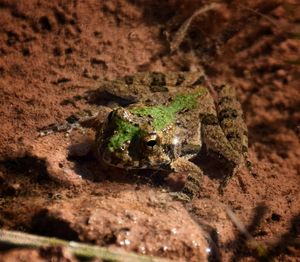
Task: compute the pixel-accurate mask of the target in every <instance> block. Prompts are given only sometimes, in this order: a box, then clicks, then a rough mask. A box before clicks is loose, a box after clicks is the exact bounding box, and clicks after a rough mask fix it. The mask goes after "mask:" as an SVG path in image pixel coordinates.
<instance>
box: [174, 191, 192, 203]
mask: <svg viewBox="0 0 300 262" xmlns="http://www.w3.org/2000/svg"><path fill="white" fill-rule="evenodd" d="M169 194H170V196H171V197H172V198H173V200H175V201H181V202H191V200H192V199H191V198H190V197H189V196H188V195H187V194H185V193H183V192H170V193H169Z"/></svg>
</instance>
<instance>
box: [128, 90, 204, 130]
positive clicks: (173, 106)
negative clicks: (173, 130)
mask: <svg viewBox="0 0 300 262" xmlns="http://www.w3.org/2000/svg"><path fill="white" fill-rule="evenodd" d="M205 92H206V89H205V88H199V89H198V90H197V92H195V93H192V94H187V95H186V94H182V95H177V96H176V97H175V99H174V100H173V101H172V102H171V103H170V104H169V105H167V106H164V105H158V106H148V107H143V108H135V109H132V110H130V112H131V113H133V114H136V115H138V116H141V117H143V116H150V117H151V118H152V126H153V128H154V129H155V130H156V131H161V130H163V129H164V128H166V127H167V126H168V125H169V124H171V123H173V122H174V121H175V119H176V114H177V113H179V112H180V111H182V110H184V109H193V108H195V107H196V106H197V98H198V97H199V96H202V95H203V94H204V93H205Z"/></svg>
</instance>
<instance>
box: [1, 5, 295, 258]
mask: <svg viewBox="0 0 300 262" xmlns="http://www.w3.org/2000/svg"><path fill="white" fill-rule="evenodd" d="M221 3H222V5H221V7H219V8H217V9H216V10H213V11H209V12H207V13H205V14H203V15H200V16H199V17H197V18H196V19H195V20H194V21H193V23H192V24H191V26H190V28H189V30H188V32H187V34H186V36H185V39H184V41H183V43H182V44H181V45H180V46H179V49H178V50H177V51H176V52H174V53H172V54H171V53H170V50H169V46H170V41H171V39H172V37H173V39H174V35H175V33H176V32H177V30H178V28H179V26H180V25H182V24H183V22H184V21H185V20H186V19H187V18H189V17H190V16H191V15H192V14H193V12H194V11H195V10H197V9H198V8H200V7H201V6H203V4H205V3H204V1H200V0H193V1H192V0H189V1H184V0H169V1H150V0H149V1H146V0H140V1H133V0H109V1H108V0H107V1H96V0H90V1H76V0H68V1H60V0H53V1H39V0H27V1H18V0H6V1H5V0H0V25H1V27H0V120H1V125H0V161H1V162H0V183H1V184H0V197H1V198H0V227H1V228H2V229H12V230H20V231H25V232H30V233H35V234H40V235H46V236H56V237H60V238H64V239H67V240H76V241H82V242H89V243H93V244H99V245H101V246H107V247H112V248H113V247H121V248H124V249H126V250H129V251H134V252H139V253H141V254H148V255H155V256H160V257H164V258H169V259H174V260H180V261H205V260H207V259H208V260H210V261H230V260H232V261H238V260H243V261H254V260H256V259H258V258H259V257H258V255H257V253H256V251H255V250H254V249H253V248H251V246H249V243H247V241H245V238H244V237H243V235H242V234H241V232H240V231H239V230H238V229H237V228H236V227H235V226H234V225H233V223H232V221H231V220H230V219H229V218H228V216H227V215H226V212H225V208H226V207H230V208H231V209H232V210H233V211H234V213H235V214H236V216H237V218H238V219H239V220H241V221H242V223H243V224H244V225H245V227H246V228H247V229H248V231H249V232H250V234H251V235H252V236H253V237H254V238H255V240H256V241H258V243H263V244H265V245H266V247H267V248H268V250H269V254H268V259H271V258H272V257H274V258H275V260H277V261H300V250H299V237H300V190H299V185H300V172H299V170H300V160H299V159H300V146H299V145H300V144H299V137H300V90H299V89H300V81H299V80H300V77H299V75H300V40H299V38H300V37H299V35H300V5H299V2H297V1H296V0H294V1H293V0H289V1H288V0H286V1H284V0H282V1H275V0H274V1H260V0H256V1H251V5H249V3H247V1H234V0H233V1H222V2H221ZM198 65H202V66H203V67H204V68H205V69H206V72H207V74H208V76H209V77H210V79H211V81H212V83H218V82H220V81H224V80H226V81H227V82H229V83H231V84H232V85H234V86H235V87H236V89H237V93H238V97H239V99H240V101H241V102H242V106H243V109H244V113H245V120H246V123H247V125H248V128H249V151H250V152H249V153H250V159H251V161H252V162H253V164H254V168H255V171H256V174H257V175H256V177H252V176H250V175H249V174H248V172H247V171H246V170H241V171H240V172H239V174H238V175H237V176H236V177H235V178H233V179H232V181H231V182H230V183H229V185H228V187H227V188H226V190H225V193H224V195H223V196H221V195H219V194H218V191H217V187H218V185H219V182H220V174H218V172H216V170H217V169H216V167H212V168H211V167H209V165H208V166H207V165H206V160H208V161H209V159H203V160H201V161H200V162H202V164H203V163H204V166H206V167H207V171H208V172H207V173H208V175H207V176H205V179H204V180H205V181H204V185H203V189H202V191H201V193H200V197H199V198H198V199H195V200H194V201H193V202H192V203H190V204H187V205H183V204H181V203H179V202H176V201H173V200H171V198H170V197H169V195H168V193H167V189H166V187H165V186H163V185H160V184H156V183H154V182H153V181H148V180H147V179H143V178H140V177H139V178H136V177H130V176H129V177H128V174H127V176H124V175H121V174H118V173H117V174H114V175H110V174H106V175H104V172H101V170H98V165H97V161H96V160H95V159H94V158H92V157H91V158H89V157H75V158H74V157H73V158H70V157H68V155H69V153H70V146H72V147H73V149H72V150H75V151H76V150H77V151H78V152H77V153H79V154H82V155H83V154H84V153H85V152H86V151H88V147H89V145H90V144H91V142H90V141H91V138H92V137H93V133H92V132H91V131H88V132H87V133H86V134H82V133H80V132H79V131H77V132H74V134H72V135H71V136H65V135H64V134H63V133H56V134H52V135H49V136H45V137H38V129H39V128H41V127H44V126H47V125H49V124H52V123H59V122H62V121H63V120H64V119H65V118H67V117H68V116H70V115H71V114H72V113H75V112H78V111H80V110H83V109H87V108H95V105H93V104H91V101H89V100H88V99H86V94H87V92H88V91H91V90H95V89H96V88H97V87H98V86H99V82H100V80H101V79H103V78H109V79H112V78H114V77H117V76H122V75H125V74H128V73H135V72H137V71H162V72H167V71H181V70H188V69H190V68H197V66H198ZM76 144H77V145H81V146H79V147H78V148H77V149H76V148H75V149H74V146H75V145H76ZM82 145H83V146H87V148H86V147H83V146H82ZM211 169H212V170H213V171H212V172H211ZM209 174H212V175H209ZM144 180H145V181H144ZM248 242H249V241H248ZM208 250H211V251H210V252H207V251H208ZM50 257H52V258H53V259H61V260H60V261H71V260H72V261H73V260H74V261H76V259H75V258H72V257H70V255H69V254H64V252H63V251H61V250H60V251H59V250H58V251H57V250H50V251H47V252H45V250H27V249H22V250H20V249H14V250H8V251H7V250H3V251H1V253H0V260H1V261H24V259H25V260H26V258H30V260H31V261H48V260H49V259H50ZM22 259H23V260H22Z"/></svg>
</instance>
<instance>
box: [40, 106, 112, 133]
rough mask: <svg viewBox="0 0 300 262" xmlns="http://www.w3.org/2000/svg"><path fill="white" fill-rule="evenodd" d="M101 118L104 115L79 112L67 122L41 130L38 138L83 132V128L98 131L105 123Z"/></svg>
mask: <svg viewBox="0 0 300 262" xmlns="http://www.w3.org/2000/svg"><path fill="white" fill-rule="evenodd" d="M105 113H106V114H108V113H107V111H105ZM101 118H102V114H98V113H95V112H92V111H90V110H85V111H82V112H77V113H74V114H72V115H71V116H69V117H68V118H66V120H65V121H63V122H61V123H55V124H51V125H49V126H46V127H42V128H39V129H38V132H39V134H38V136H40V137H42V136H47V135H50V134H53V133H58V132H64V133H66V135H68V134H70V133H71V132H72V130H78V129H79V130H83V128H95V129H96V128H97V127H98V126H100V125H101V124H102V122H103V121H102V122H101Z"/></svg>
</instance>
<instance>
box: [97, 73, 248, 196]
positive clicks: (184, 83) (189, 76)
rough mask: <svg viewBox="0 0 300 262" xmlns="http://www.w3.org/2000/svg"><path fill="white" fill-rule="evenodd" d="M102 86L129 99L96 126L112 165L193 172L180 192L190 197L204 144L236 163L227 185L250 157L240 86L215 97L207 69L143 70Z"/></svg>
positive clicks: (101, 152)
mask: <svg viewBox="0 0 300 262" xmlns="http://www.w3.org/2000/svg"><path fill="white" fill-rule="evenodd" d="M99 90H102V91H103V90H105V91H106V92H108V93H109V94H110V95H112V96H115V97H119V98H121V99H124V101H128V103H127V104H128V105H127V106H126V107H116V108H114V109H112V111H111V112H110V113H109V115H108V117H107V119H106V121H105V122H104V123H102V124H101V125H98V126H97V127H96V150H97V155H98V158H99V160H100V161H101V162H103V163H105V164H106V165H108V166H116V167H119V168H124V169H151V170H163V171H168V172H175V173H176V172H177V173H179V172H185V173H188V177H187V180H186V183H185V185H184V187H183V189H182V190H181V192H178V194H177V196H178V197H179V198H181V199H188V200H190V199H192V198H194V197H195V196H197V195H198V193H199V190H200V186H201V180H202V176H203V172H202V170H201V169H200V167H198V166H197V165H195V164H194V163H192V162H190V161H189V160H191V159H192V158H194V157H195V156H196V155H197V154H198V153H199V151H200V149H201V148H202V146H204V145H205V147H206V149H207V152H208V153H212V154H213V155H216V156H217V157H218V158H220V159H222V160H224V161H223V162H224V164H226V166H229V167H230V172H229V174H228V175H227V176H226V177H225V178H224V180H223V182H222V184H221V187H220V188H221V189H222V188H224V186H225V185H226V184H227V181H228V180H229V178H230V177H231V176H232V175H233V174H234V173H235V172H236V170H237V168H238V167H239V166H240V165H241V163H242V162H243V160H245V159H246V157H247V150H248V138H247V127H246V125H245V123H244V121H243V118H242V110H241V105H240V103H239V102H238V100H237V99H236V94H235V90H234V88H232V87H231V86H230V85H227V84H225V85H222V86H220V87H218V88H217V93H218V98H217V99H216V100H214V99H213V96H212V95H211V94H210V92H209V88H208V86H207V81H206V77H205V74H204V73H201V72H200V73H199V72H197V73H192V72H179V73H157V72H152V73H138V74H136V75H133V76H126V77H123V78H120V79H116V80H114V81H106V82H104V83H102V85H101V87H100V88H99Z"/></svg>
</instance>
